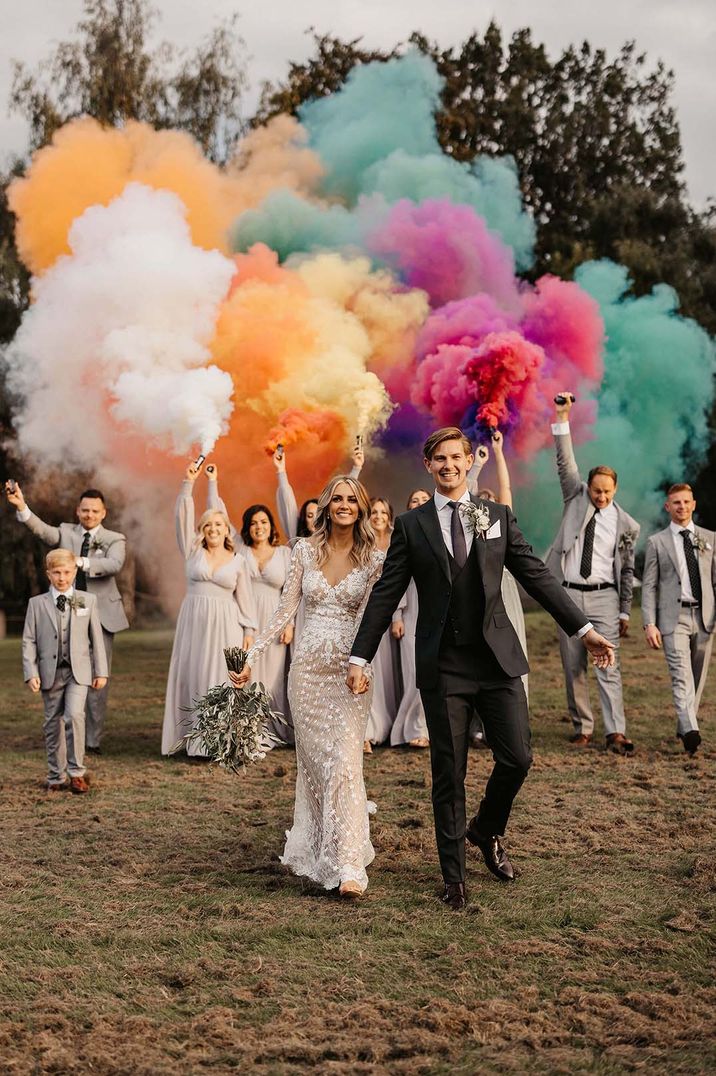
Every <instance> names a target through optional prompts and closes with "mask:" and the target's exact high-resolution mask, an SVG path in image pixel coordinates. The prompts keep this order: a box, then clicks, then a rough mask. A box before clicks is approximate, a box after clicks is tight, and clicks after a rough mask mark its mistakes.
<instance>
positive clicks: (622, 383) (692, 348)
mask: <svg viewBox="0 0 716 1076" xmlns="http://www.w3.org/2000/svg"><path fill="white" fill-rule="evenodd" d="M575 280H576V282H577V283H578V284H579V285H580V286H581V287H582V288H583V289H584V290H585V291H586V292H588V293H589V294H590V295H591V296H592V297H593V298H594V299H596V300H597V302H598V303H599V307H600V310H601V314H602V317H603V318H604V324H605V327H606V333H607V343H606V350H605V356H604V379H603V381H602V385H601V387H600V389H599V392H598V394H597V396H596V399H597V400H598V404H599V411H598V418H597V421H596V424H595V426H594V428H593V437H592V438H591V439H590V440H589V441H586V442H585V443H583V444H581V445H579V446H578V447H577V449H576V455H577V460H578V462H579V464H580V469H581V471H582V474H583V476H586V474H587V472H588V471H589V468H590V467H593V466H596V465H597V464H601V463H606V464H608V465H609V466H610V467H613V468H614V469H615V470H616V471H617V472H618V474H619V490H618V494H617V500H618V501H619V503H620V504H621V505H622V506H623V507H624V508H625V509H626V510H627V511H628V512H630V513H631V514H632V515H633V516H634V517H635V518H636V519H638V520H639V522H640V523H641V524H642V539H643V538H645V537H646V536H647V535H648V534H649V533H651V532H653V530H654V529H655V526H657V525H660V524H661V525H664V526H665V525H666V522H667V520H666V516H665V515H664V514H663V513H662V505H663V502H664V494H663V490H664V488H665V487H667V486H668V485H670V484H671V483H672V482H682V481H686V482H688V481H690V480H693V479H694V478H695V477H696V476H695V475H694V474H684V472H683V464H682V454H683V453H684V450H685V449H686V448H688V454H689V457H691V458H698V457H699V455H700V454H702V453H703V452H705V450H706V448H707V446H708V442H709V430H708V425H707V416H708V412H709V410H710V407H711V402H712V399H713V391H714V385H713V378H714V372H716V347H715V345H714V341H713V340H712V339H711V338H710V337H709V336H708V334H707V333H706V332H705V331H704V329H702V328H701V327H700V326H699V325H698V324H697V323H696V322H695V321H692V320H691V319H689V318H684V317H681V316H680V315H679V313H678V306H679V300H678V296H677V294H676V292H675V291H674V289H673V288H670V287H668V286H667V285H665V284H658V285H657V286H656V287H655V288H654V289H653V291H652V292H651V294H649V295H644V296H641V297H639V298H632V297H629V296H627V294H626V293H627V291H628V290H629V287H630V284H631V281H630V280H629V273H628V270H627V269H626V268H625V267H624V266H623V265H616V264H615V263H614V262H612V261H608V260H606V259H605V260H603V261H598V262H586V263H585V264H584V265H581V266H580V267H579V268H578V269H577V272H576V273H575ZM566 387H567V386H565V388H566ZM578 407H579V402H578V403H577V404H576V405H575V411H576V410H577V408H578ZM573 413H574V412H573ZM530 473H531V474H532V476H533V481H532V482H530V488H529V490H527V489H524V488H523V489H519V490H518V491H517V493H516V503H515V511H516V513H517V515H518V516H519V518H520V522H521V524H522V525H523V527H524V528H525V531H526V532H527V534H528V535H529V537H530V540H531V541H532V542H533V544H534V545H535V548H536V549H539V550H541V551H544V549H545V548H546V547H547V546H548V545H549V543H550V542H551V540H552V538H553V537H554V534H555V531H556V529H557V524H558V522H559V518H560V513H561V499H560V495H559V482H558V480H557V470H556V466H555V462H554V454H553V453H550V452H541V453H539V455H538V456H537V457H535V459H534V461H533V463H532V465H531V467H530Z"/></svg>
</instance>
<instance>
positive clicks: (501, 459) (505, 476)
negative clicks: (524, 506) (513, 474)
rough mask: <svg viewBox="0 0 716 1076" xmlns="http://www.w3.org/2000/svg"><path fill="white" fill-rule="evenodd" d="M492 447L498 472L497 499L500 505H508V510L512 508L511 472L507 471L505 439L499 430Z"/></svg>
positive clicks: (494, 436) (494, 435) (496, 431)
mask: <svg viewBox="0 0 716 1076" xmlns="http://www.w3.org/2000/svg"><path fill="white" fill-rule="evenodd" d="M492 447H493V450H494V453H495V471H496V472H497V499H498V501H499V502H500V504H506V505H507V507H508V508H512V486H511V485H510V472H509V471H508V469H507V460H506V459H505V453H504V451H503V448H504V445H503V437H502V434H501V433H500V431H499V430H495V432H494V433H493V435H492Z"/></svg>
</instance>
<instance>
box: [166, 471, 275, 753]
mask: <svg viewBox="0 0 716 1076" xmlns="http://www.w3.org/2000/svg"><path fill="white" fill-rule="evenodd" d="M200 471H201V468H200V467H198V468H197V467H195V466H194V464H193V463H192V464H190V465H189V467H187V470H186V473H185V476H184V482H183V483H182V488H181V492H180V493H179V496H178V498H177V502H176V510H175V520H176V536H177V543H178V545H179V552H180V553H181V555H182V556H183V557H184V562H185V572H186V579H187V592H186V595H185V597H184V600H183V601H182V604H181V609H180V610H179V618H178V620H177V626H176V632H175V635H174V645H173V647H172V657H171V662H170V665H169V676H168V678H167V693H166V702H165V706H164V724H163V727H162V754H163V755H168V754H169V753H170V752H171V751H172V749H173V748H174V747H176V745H177V743H178V742H179V740H180V739H181V738H182V736H184V735H185V734H186V733H187V732H189V731H190V730H191V727H192V725H191V707H192V705H193V703H194V702H195V701H196V700H197V699H199V698H201V696H202V695H204V694H206V692H207V691H208V690H209V688H210V687H214V686H215V685H216V684H228V683H229V675H228V671H227V668H226V662H225V661H224V647H225V646H243V647H245V648H246V649H248V647H249V646H251V644H252V642H253V639H254V636H255V635H256V630H257V628H258V622H257V615H256V605H255V602H254V596H253V592H252V588H251V580H250V578H249V572H248V567H247V564H246V561H245V559H244V558H243V557H242V556H239V555H238V554H237V553H236V551H235V549H234V542H233V540H232V537H231V533H230V525H229V521H228V519H227V517H226V514H225V512H223V511H218V510H216V509H214V508H211V507H210V508H209V509H207V511H206V512H204V514H203V516H202V517H201V519H200V520H199V523H198V526H197V527H196V528H195V526H194V482H195V481H196V479H197V476H198V475H199V473H200ZM186 752H187V754H188V755H195V756H202V755H203V744H202V742H201V740H199V739H195V740H193V741H191V742H190V743H189V745H188V747H187V749H186Z"/></svg>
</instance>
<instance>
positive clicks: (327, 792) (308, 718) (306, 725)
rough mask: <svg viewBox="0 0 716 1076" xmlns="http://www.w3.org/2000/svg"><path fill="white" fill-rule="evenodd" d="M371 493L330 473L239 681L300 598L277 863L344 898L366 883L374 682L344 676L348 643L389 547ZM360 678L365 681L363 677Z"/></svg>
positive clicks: (370, 851) (234, 679) (233, 677)
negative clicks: (366, 760) (288, 823)
mask: <svg viewBox="0 0 716 1076" xmlns="http://www.w3.org/2000/svg"><path fill="white" fill-rule="evenodd" d="M370 511H371V509H370V502H369V500H368V495H367V494H366V491H365V489H364V488H363V486H362V485H361V484H360V482H357V481H356V480H355V479H354V478H349V477H347V476H344V475H339V476H338V477H337V478H333V479H332V480H331V481H330V482H329V483H328V485H327V486H326V487H325V489H324V490H323V492H322V493H321V495H320V497H319V498H318V508H317V512H316V519H315V531H314V533H313V534H312V535H311V536H310V537H308V538H300V539H299V540H298V542H297V543H296V545H295V547H294V550H293V555H292V557H291V565H290V568H289V572H288V577H287V579H286V583H285V585H284V588H283V593H282V595H281V600H280V603H279V606H278V609H277V610H276V612H275V613H274V615H273V616H272V618H271V620H270V621H269V623H268V624H267V625H266V628H265V629H264V631H262V632H261V634H260V635H259V637H258V638H257V639H256V642H255V643H254V645H253V646H252V647H251V649H250V650H249V654H248V658H247V663H246V665H245V667H244V669H243V670H242V671H241V672H240V673H238V674H237V673H233V674H231V680H232V683H233V684H234V686H235V687H242V686H243V685H244V684H246V683H248V682H249V681H250V679H251V665H252V663H253V662H254V661H255V660H256V658H258V657H260V655H261V653H262V652H263V650H264V649H265V648H266V647H267V646H269V644H270V643H271V642H272V640H273V639H275V638H276V637H277V636H278V635H280V634H281V632H282V631H283V629H284V628H285V627H286V625H287V624H290V623H292V621H293V619H294V616H295V614H296V610H297V609H298V606H299V603H300V601H301V598H303V599H304V603H305V610H306V619H305V624H304V628H303V632H302V634H301V638H300V640H299V642H298V645H297V647H296V651H295V653H294V655H293V660H292V663H291V671H290V673H289V678H288V697H289V703H290V706H291V713H292V715H293V720H294V726H295V732H296V764H297V775H296V805H295V808H294V816H293V827H292V828H291V830H289V831H288V833H287V840H286V847H285V849H284V853H283V856H281V862H282V863H285V864H286V865H287V866H289V867H290V868H291V870H292V871H293V872H294V873H295V874H299V875H303V876H304V877H307V878H311V879H312V880H313V881H315V882H318V883H319V884H321V885H323V886H324V887H325V888H326V889H335V888H336V887H339V892H340V895H341V896H342V897H357V896H359V895H360V894H361V893H362V892H363V891H364V890H365V889H366V887H367V885H368V876H367V874H366V867H367V866H368V864H369V863H370V862H371V861H372V859H373V857H374V855H375V853H374V851H373V846H372V844H371V842H370V833H369V827H368V802H367V799H366V794H365V785H364V784H363V740H364V737H365V730H366V724H367V721H368V713H369V711H370V695H371V691H370V690H367V691H365V692H364V693H363V694H360V695H352V694H351V692H350V691H349V690H348V688H347V686H346V682H345V677H346V668H347V666H348V658H349V657H350V651H351V645H352V643H353V639H354V636H355V633H356V629H357V626H358V624H360V620H361V617H362V615H363V610H364V608H365V605H366V602H367V600H368V596H369V594H370V592H371V589H372V587H373V584H374V583H375V581H376V580H377V579H378V577H379V576H380V573H381V571H382V568H383V559H384V556H385V554H384V553H382V552H381V551H380V550H378V549H376V547H375V536H374V534H373V530H372V528H371V525H370ZM363 686H365V684H364V685H363Z"/></svg>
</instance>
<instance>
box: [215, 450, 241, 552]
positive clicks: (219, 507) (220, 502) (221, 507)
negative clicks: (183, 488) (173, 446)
mask: <svg viewBox="0 0 716 1076" xmlns="http://www.w3.org/2000/svg"><path fill="white" fill-rule="evenodd" d="M206 477H207V479H208V482H207V486H206V510H207V512H223V513H224V515H225V516H226V518H227V519H228V520H229V531H230V533H231V537H232V538H233V541H234V545H243V544H244V540H243V538H242V537H241V535H240V534H239V532H238V531H237V529H236V527H235V526H234V524H233V523H232V522H231V518H230V517H229V510H228V508H227V507H226V504H225V502H224V499H223V497H221V496H220V494H219V468H218V467H217V466H216V464H215V463H210V464H209V465H208V467H207V468H206Z"/></svg>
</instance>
